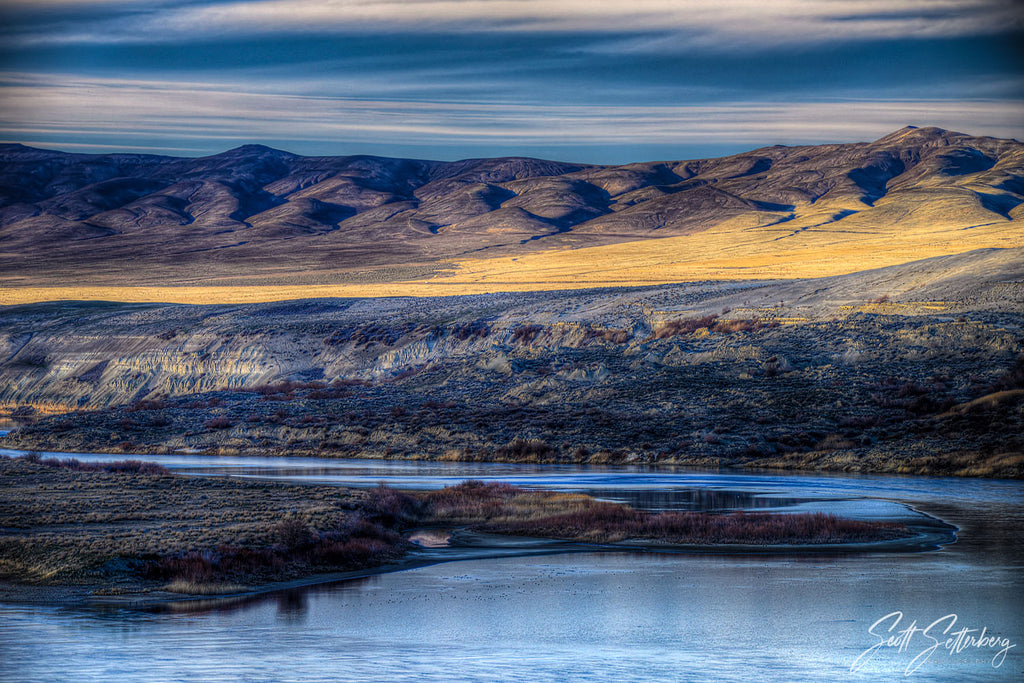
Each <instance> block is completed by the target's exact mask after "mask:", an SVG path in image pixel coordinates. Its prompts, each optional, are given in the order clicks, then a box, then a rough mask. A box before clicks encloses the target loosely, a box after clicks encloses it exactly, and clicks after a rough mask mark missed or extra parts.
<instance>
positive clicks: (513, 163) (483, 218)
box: [0, 127, 1024, 288]
mask: <svg viewBox="0 0 1024 683" xmlns="http://www.w3.org/2000/svg"><path fill="white" fill-rule="evenodd" d="M1022 203H1024V144H1022V143H1020V142H1018V141H1016V140H1004V139H997V138H991V137H974V136H970V135H966V134H962V133H955V132H950V131H946V130H942V129H938V128H913V127H907V128H903V129H901V130H898V131H896V132H894V133H891V134H889V135H887V136H885V137H883V138H881V139H879V140H876V141H874V142H864V143H852V144H828V145H816V146H799V147H786V146H774V147H766V148H761V149H757V150H753V151H750V152H745V153H742V154H737V155H734V156H729V157H724V158H718V159H702V160H689V161H661V162H643V163H634V164H627V165H620V166H595V165H587V164H574V163H564V162H556V161H545V160H539V159H530V158H519V157H507V158H495V159H468V160H463V161H455V162H439V161H422V160H414V159H391V158H383V157H373V156H342V157H326V156H325V157H304V156H297V155H294V154H290V153H288V152H283V151H279V150H275V149H271V148H268V147H264V146H260V145H244V146H242V147H238V148H236V149H233V150H230V151H227V152H223V153H221V154H217V155H213V156H208V157H201V158H179V157H166V156H155V155H141V154H105V155H94V154H70V153H64V152H56V151H47V150H41V149H34V148H31V147H26V146H23V145H17V144H9V145H0V287H4V288H18V287H29V286H68V285H81V286H89V285H124V286H139V285H158V284H159V285H210V284H223V285H233V286H238V285H244V284H262V285H266V284H271V285H272V284H284V283H291V284H299V283H309V284H313V283H346V282H347V283H353V282H356V283H357V282H387V281H403V280H419V279H425V278H429V277H432V276H433V277H436V276H438V275H445V274H446V273H448V272H449V271H447V270H445V269H450V268H452V267H456V266H458V265H459V264H467V263H477V264H479V263H487V262H489V261H490V260H492V259H494V258H504V259H506V264H507V259H510V258H511V259H516V258H519V257H530V256H531V255H536V254H537V253H545V254H547V253H561V252H564V251H565V250H579V249H589V248H593V247H602V246H607V245H622V244H623V243H639V242H643V241H647V240H652V239H656V238H678V237H692V236H697V235H702V234H705V233H709V231H712V232H714V231H716V230H717V231H722V230H725V229H726V228H728V229H729V230H731V231H732V232H731V233H730V234H731V235H733V237H730V238H728V239H726V238H722V239H718V238H715V239H712V238H711V236H710V235H709V237H708V240H707V241H706V242H693V241H691V242H686V243H685V244H686V245H690V246H687V247H686V250H689V251H690V252H692V251H693V249H694V247H693V246H692V245H696V244H706V247H700V248H701V249H705V248H706V249H707V254H708V258H712V257H715V258H717V257H719V256H721V254H719V253H718V252H716V251H715V250H716V249H718V250H721V249H723V248H725V247H722V246H721V245H732V244H733V242H735V238H736V236H737V235H740V236H741V237H742V239H743V240H747V241H749V242H750V243H751V244H753V243H757V244H760V245H764V244H772V245H773V247H772V248H773V249H774V248H781V247H784V246H785V245H786V244H787V243H784V242H780V241H781V240H785V239H786V238H791V243H793V244H795V243H796V242H797V239H807V238H808V236H809V235H810V234H812V233H817V234H819V235H821V234H827V235H828V236H829V240H831V241H830V242H828V243H827V244H833V243H836V240H839V241H842V240H845V239H859V238H858V237H857V236H858V235H861V236H863V235H864V234H867V233H869V232H872V231H875V232H877V231H878V230H879V229H881V228H884V229H885V230H889V231H894V232H893V234H895V235H899V237H900V238H901V239H903V238H906V237H907V236H913V235H917V234H920V236H921V238H920V240H919V241H920V242H921V243H922V244H932V243H934V241H935V237H934V235H933V234H932V233H933V232H934V230H935V229H936V226H941V227H942V229H943V230H944V231H946V232H949V231H954V232H952V233H949V234H944V236H943V237H942V240H945V242H943V244H946V243H947V242H948V243H950V244H953V245H954V246H952V247H945V246H943V247H940V248H938V249H939V253H954V252H957V251H967V250H968V249H970V248H975V247H993V246H995V247H1002V246H1009V247H1016V246H1021V244H1024V240H1022V239H1021V234H1020V233H1021V231H1020V230H1019V228H1018V227H1017V224H1016V222H1017V221H1019V220H1020V219H1021V218H1022V217H1024V208H1022V206H1021V205H1022ZM886 234H888V233H886ZM961 238H962V239H964V240H966V241H965V248H963V249H958V248H956V246H955V243H956V240H959V239H961ZM729 240H733V242H730V241H729ZM744 243H746V242H744ZM774 243H779V244H778V245H777V246H774ZM663 244H665V245H666V248H667V247H668V245H671V244H674V243H672V242H665V243H663ZM892 244H893V249H901V248H904V247H902V246H900V245H899V244H897V243H896V242H892ZM914 244H915V245H916V244H917V243H916V242H915V243H914ZM729 248H730V249H732V248H733V247H732V246H730V247H729ZM737 248H738V247H737ZM823 248H825V249H827V245H826V246H825V247H823ZM907 248H909V247H907ZM914 248H915V249H916V248H917V247H916V246H915V247H914ZM594 253H595V254H602V253H603V254H605V255H607V254H609V253H611V254H612V255H611V256H610V258H612V259H613V260H614V253H617V252H608V251H607V250H606V251H604V252H600V251H598V252H594ZM691 255H692V254H691ZM921 255H923V256H933V255H936V254H935V253H932V252H928V253H925V254H917V253H914V254H908V255H907V258H903V259H902V260H900V259H899V258H898V255H896V258H895V260H892V259H890V262H893V263H895V262H905V261H910V260H912V258H913V257H914V256H921ZM604 259H605V256H599V257H598V258H597V260H598V261H603V260H604ZM526 262H529V258H526ZM873 265H874V264H873ZM877 265H887V263H880V264H877ZM524 267H525V266H524ZM840 271H841V268H840ZM837 272H839V271H837ZM823 274H834V273H823Z"/></svg>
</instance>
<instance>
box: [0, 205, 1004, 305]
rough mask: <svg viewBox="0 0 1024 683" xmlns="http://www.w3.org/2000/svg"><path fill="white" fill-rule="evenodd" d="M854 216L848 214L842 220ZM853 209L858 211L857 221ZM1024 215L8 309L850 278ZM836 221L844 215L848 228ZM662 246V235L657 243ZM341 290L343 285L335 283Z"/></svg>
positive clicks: (707, 237) (85, 295) (761, 235)
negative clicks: (368, 279) (409, 276)
mask: <svg viewBox="0 0 1024 683" xmlns="http://www.w3.org/2000/svg"><path fill="white" fill-rule="evenodd" d="M843 212H846V213H848V214H849V215H841V214H842V213H843ZM850 212H854V213H850ZM1020 213H1021V211H1019V210H1017V209H1015V210H1014V211H1013V212H1011V214H1010V219H1006V218H1004V217H1001V216H998V215H997V214H994V213H992V212H990V211H987V210H985V209H984V208H983V207H982V206H981V205H980V204H979V203H978V200H977V197H976V195H974V193H972V192H968V191H967V190H966V189H964V190H963V191H962V192H957V191H950V190H949V189H944V190H943V191H941V192H935V193H931V192H929V191H927V190H920V191H917V192H915V193H912V194H909V195H906V194H904V195H901V196H900V197H898V198H888V197H887V198H883V199H881V200H879V201H878V202H877V204H876V205H875V206H871V207H869V206H867V205H865V204H862V203H860V202H857V201H853V200H844V201H838V202H832V203H828V202H819V203H817V204H814V205H807V206H803V207H799V208H798V209H797V210H796V211H795V212H794V213H793V214H792V217H790V214H782V213H770V212H752V213H749V214H745V215H742V216H738V217H735V218H732V219H729V220H725V221H723V222H721V223H719V224H718V225H716V226H714V227H712V228H711V229H709V230H706V231H703V232H699V233H695V234H691V235H683V236H678V237H667V238H660V239H647V240H641V241H632V242H624V243H618V244H610V245H604V246H596V247H584V248H578V249H558V250H547V251H543V250H542V251H535V252H530V253H523V254H522V255H519V256H502V257H497V258H473V259H460V260H454V261H450V262H447V263H444V264H442V265H443V266H444V268H442V269H440V270H439V271H438V273H437V274H436V275H434V276H432V277H430V278H427V279H419V280H395V281H385V282H373V283H365V282H364V283H353V282H347V281H346V273H345V271H342V270H339V271H337V272H334V273H331V272H327V273H323V274H322V277H320V281H321V282H324V284H310V285H259V284H254V285H251V286H219V285H217V284H216V282H211V283H210V284H209V285H208V286H196V285H190V286H131V285H130V284H126V285H122V284H119V283H117V282H116V281H111V282H110V283H108V284H104V285H81V286H80V285H76V284H75V283H73V282H68V284H67V285H65V286H60V287H49V286H48V287H34V286H31V285H30V284H29V285H26V286H24V287H6V288H0V304H5V305H6V304H21V303H33V302H39V301H53V300H63V299H68V300H97V301H99V300H102V301H123V302H149V301H160V302H168V303H189V304H212V303H256V302H263V301H283V300H290V299H305V298H318V297H389V296H444V295H462V294H481V293H487V292H495V291H537V290H553V289H580V288H590V287H616V286H635V285H656V284H666V283H673V282H692V281H701V280H749V279H796V278H815V277H826V276H831V275H841V274H846V273H853V272H858V271H864V270H870V269H873V268H882V267H885V266H892V265H898V264H901V263H907V262H909V261H915V260H919V259H925V258H931V257H935V256H943V255H949V254H959V253H963V252H967V251H971V250H974V249H982V248H993V247H995V248H1009V247H1020V246H1024V230H1022V229H1021V216H1020V215H1019V214H1020ZM837 215H840V218H838V220H837V219H836V217H837ZM652 237H655V238H656V237H657V235H656V234H654V235H652ZM332 282H333V283H332Z"/></svg>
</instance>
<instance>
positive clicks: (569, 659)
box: [0, 455, 1024, 683]
mask: <svg viewBox="0 0 1024 683" xmlns="http://www.w3.org/2000/svg"><path fill="white" fill-rule="evenodd" d="M76 457H80V458H81V459H90V458H95V459H103V458H110V459H122V458H123V457H124V456H104V455H98V456H76ZM146 459H152V460H155V461H158V462H162V463H163V464H165V465H167V466H169V467H173V468H175V469H177V470H178V471H181V472H191V473H195V474H199V475H202V476H211V475H214V474H217V475H224V474H230V475H231V476H243V477H261V478H264V477H265V478H284V479H287V480H289V481H316V482H318V483H333V484H341V485H349V486H353V485H354V486H373V485H376V483H377V482H378V481H381V480H385V481H387V482H389V483H391V484H392V485H395V486H404V487H409V488H437V487H440V486H445V485H448V484H450V483H456V482H458V481H462V480H464V479H468V478H477V479H490V480H504V481H511V482H513V483H516V484H519V485H523V486H532V487H536V488H549V489H559V490H567V491H587V492H590V493H593V494H595V495H598V496H599V497H602V498H609V499H614V500H623V501H625V502H629V503H630V504H633V505H636V506H638V507H643V508H647V509H700V510H712V511H725V510H732V509H758V510H774V511H799V510H815V509H826V510H833V511H839V512H841V513H843V514H848V515H852V516H861V517H864V518H870V519H889V518H900V517H901V516H902V517H906V518H908V519H915V520H917V522H918V523H920V524H928V523H935V522H930V521H929V520H931V518H929V517H925V516H923V514H918V513H917V512H916V511H920V512H921V513H924V514H928V515H933V516H934V517H935V518H938V519H941V520H945V521H948V522H951V523H953V524H956V525H957V526H958V527H960V529H961V531H960V534H959V539H958V540H957V542H956V543H954V544H952V545H947V546H944V547H943V548H942V549H941V550H938V551H935V552H924V553H916V554H905V553H868V554H863V553H854V554H848V555H827V556H814V557H792V556H782V555H768V554H764V555H757V556H754V555H742V556H736V555H730V556H722V555H713V554H708V553H690V554H669V553H658V552H645V553H633V552H602V553H575V554H558V553H559V552H564V548H560V547H559V545H558V544H557V543H552V542H544V541H538V542H537V543H536V545H535V546H534V547H532V548H529V549H527V550H524V549H523V548H522V547H516V546H515V545H514V544H513V543H511V542H509V544H508V547H507V548H506V549H505V552H504V553H501V552H498V553H497V554H498V555H500V557H499V558H498V559H488V560H480V559H475V558H474V555H473V552H475V551H474V548H473V547H472V545H471V544H470V546H468V547H467V546H465V545H461V546H460V545H457V544H455V543H453V548H448V549H445V548H437V549H431V548H423V549H421V550H420V551H417V552H423V553H424V556H423V562H424V566H422V567H420V568H416V569H411V570H408V571H403V572H399V573H394V574H383V575H378V576H373V577H369V578H363V579H358V580H349V581H345V582H342V583H337V584H331V585H321V586H314V587H311V588H306V589H301V590H294V589H293V590H287V591H281V592H278V593H273V594H268V595H264V596H259V597H251V596H250V597H243V598H232V599H231V600H228V601H224V600H215V601H196V602H192V601H182V602H177V603H171V604H166V605H161V606H160V607H158V608H156V609H154V610H153V611H142V610H132V609H125V608H123V607H107V608H90V609H84V610H83V609H60V608H55V607H44V606H26V605H0V679H4V680H8V679H9V680H18V681H28V682H32V681H71V680H75V681H78V680H86V681H107V680H115V679H119V680H133V681H142V682H148V681H177V680H225V681H227V680H252V681H263V680H266V681H270V680H280V679H283V678H286V679H290V680H311V681H313V680H317V681H322V680H338V679H343V680H352V681H364V680H365V681H371V680H372V681H381V680H387V681H428V682H430V681H451V680H481V681H524V682H525V681H529V682H530V683H534V682H537V681H583V680H587V681H616V683H619V682H631V681H636V682H640V681H677V680H678V681H685V680H717V681H749V680H759V681H765V682H770V681H793V680H843V681H845V680H851V681H873V680H897V679H902V678H904V676H903V671H904V668H905V667H906V665H907V663H908V661H909V659H910V658H911V657H912V656H913V654H908V652H907V651H904V652H898V651H895V650H893V651H886V652H883V653H880V654H879V656H878V657H877V658H876V659H875V660H873V661H872V662H871V663H870V666H869V667H868V668H867V669H865V670H864V671H861V672H858V673H855V674H854V673H851V672H850V671H849V667H850V664H851V663H852V662H853V661H854V660H855V659H856V657H857V656H858V655H859V653H861V652H863V650H864V649H865V648H867V647H869V646H870V645H872V643H873V641H872V638H871V636H870V635H869V634H868V632H867V629H868V627H869V626H870V625H871V623H873V622H874V621H875V620H877V619H879V618H880V617H882V616H883V615H885V614H887V613H889V612H892V611H893V610H900V611H902V612H904V613H905V614H906V616H907V619H908V620H917V621H918V622H919V623H930V622H931V621H932V620H934V619H937V618H939V617H942V616H943V615H946V614H950V613H956V614H957V615H958V617H959V619H960V620H961V623H963V624H965V625H968V626H970V627H977V628H982V627H984V628H987V629H988V632H989V633H990V634H992V633H994V634H997V635H1000V636H1005V637H1008V638H1010V639H1011V640H1013V641H1015V642H1016V643H1017V645H1018V647H1017V649H1016V651H1011V653H1010V655H1009V656H1008V658H1007V660H1006V661H1005V662H1004V663H1003V665H1002V666H1001V667H1000V668H994V667H993V666H992V665H991V662H990V661H989V659H988V658H987V657H978V656H975V657H973V658H969V657H968V656H967V655H966V654H964V653H961V654H962V655H963V656H949V655H947V654H942V653H940V654H939V655H937V656H936V657H935V659H934V661H932V662H929V664H928V666H927V668H926V669H924V670H922V671H921V672H919V673H918V674H916V678H917V679H919V680H928V681H949V682H953V681H956V682H959V681H971V680H978V681H999V680H1008V681H1009V680H1013V681H1016V680H1024V656H1022V655H1021V652H1024V632H1022V631H1024V627H1022V620H1021V615H1022V614H1024V598H1022V596H1024V573H1022V572H1021V570H1020V569H1021V567H1024V544H1021V543H1019V540H1018V539H1019V537H1020V529H1021V528H1022V526H1024V488H1022V485H1021V483H1020V482H1009V481H984V480H958V479H943V478H908V477H883V476H845V475H821V474H787V473H778V472H755V473H733V472H717V471H704V472H702V471H694V470H686V469H670V468H657V469H653V468H605V467H593V468H587V467H573V466H552V467H547V466H514V465H483V464H460V463H392V462H380V461H330V460H317V459H314V458H302V459H295V460H291V459H287V458H277V459H259V458H218V457H203V456H161V457H154V458H146ZM453 549H454V550H456V551H459V552H464V553H465V555H464V556H463V557H464V559H463V561H459V562H450V563H443V564H431V563H430V562H431V561H432V560H431V556H430V553H431V552H438V553H440V552H446V551H448V550H453ZM499 550H501V549H500V548H499ZM487 552H488V554H489V555H491V556H493V555H495V554H496V553H495V550H494V549H493V548H491V549H489V550H488V551H487ZM530 553H532V554H530ZM968 654H970V653H968Z"/></svg>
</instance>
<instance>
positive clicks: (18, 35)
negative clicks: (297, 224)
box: [0, 0, 1024, 163]
mask: <svg viewBox="0 0 1024 683" xmlns="http://www.w3.org/2000/svg"><path fill="white" fill-rule="evenodd" d="M1018 4H1019V3H1014V2H1011V1H1008V0H927V1H923V0H884V1H883V0H718V1H717V2H706V1H705V2H696V1H692V0H616V1H607V0H321V1H319V2H307V1H300V0H256V1H251V2H240V1H238V0H222V1H216V0H154V1H147V2H143V1H136V0H106V1H96V0H0V140H4V141H8V142H24V143H26V144H32V145H36V146H43V147H49V148H54V149H63V150H67V151H83V152H107V151H141V152H154V153H163V154H177V155H186V156H194V155H200V154H208V153H215V152H218V151H223V150H225V149H228V148H230V147H235V146H237V145H240V144H244V143H250V142H259V143H263V144H267V145H271V146H274V147H278V148H281V149H287V150H289V151H293V152H296V153H300V154H332V155H333V154H355V153H360V154H379V155H386V156H410V157H419V158H431V159H457V158H465V157H478V156H499V155H525V156H538V157H546V158H554V159H562V160H570V161H584V162H592V163H623V162H628V161H640V160H652V159H685V158H697V157H705V156H718V155H722V154H728V153H731V152H737V151H742V150H746V149H751V148H753V147H757V146H761V145H769V144H813V143H821V142H845V141H854V140H870V139H875V138H877V137H880V136H882V135H884V134H886V133H887V132H890V131H892V130H895V129H897V128H900V127H902V126H904V125H907V124H911V125H919V126H924V125H938V126H941V127H944V128H951V129H955V130H961V131H963V132H968V133H973V134H979V135H995V136H999V137H1015V138H1018V139H1024V68H1022V67H1024V47H1022V46H1024V13H1022V11H1021V10H1020V9H1019V8H1018V7H1017V5H1018Z"/></svg>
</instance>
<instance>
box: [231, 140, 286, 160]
mask: <svg viewBox="0 0 1024 683" xmlns="http://www.w3.org/2000/svg"><path fill="white" fill-rule="evenodd" d="M213 156H217V157H226V156H231V157H240V156H276V157H296V156H298V155H296V154H292V153H291V152H285V151H283V150H280V149H274V148H273V147H267V146H266V145H260V144H254V143H250V144H246V145H240V146H238V147H235V148H233V149H229V150H228V151H226V152H221V153H220V154H214V155H213Z"/></svg>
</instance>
